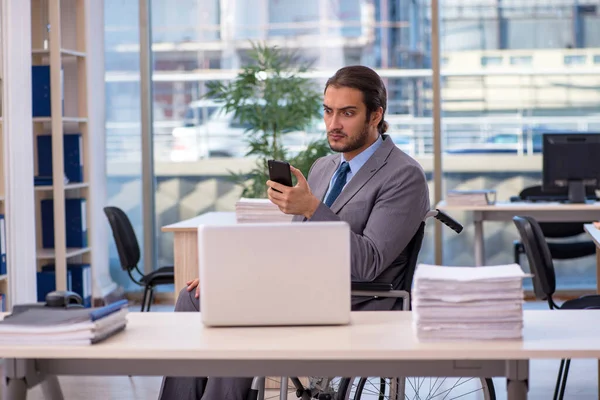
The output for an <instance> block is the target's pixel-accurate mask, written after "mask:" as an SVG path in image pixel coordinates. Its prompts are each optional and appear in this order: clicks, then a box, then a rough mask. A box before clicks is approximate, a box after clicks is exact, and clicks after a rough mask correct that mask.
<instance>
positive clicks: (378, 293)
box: [350, 284, 410, 311]
mask: <svg viewBox="0 0 600 400" xmlns="http://www.w3.org/2000/svg"><path fill="white" fill-rule="evenodd" d="M352 286H354V284H352ZM350 294H351V295H352V296H364V297H396V298H401V299H402V310H403V311H408V309H409V307H410V293H408V292H407V291H406V290H355V289H354V287H353V288H352V291H351V292H350Z"/></svg>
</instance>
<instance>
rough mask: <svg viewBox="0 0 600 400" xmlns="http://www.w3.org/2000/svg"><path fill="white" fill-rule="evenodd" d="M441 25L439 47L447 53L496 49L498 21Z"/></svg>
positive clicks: (450, 22)
mask: <svg viewBox="0 0 600 400" xmlns="http://www.w3.org/2000/svg"><path fill="white" fill-rule="evenodd" d="M448 18H449V17H446V19H445V20H444V23H443V25H442V26H443V29H442V36H441V38H440V39H441V42H442V43H441V45H442V47H443V48H445V49H447V51H461V50H463V51H467V50H493V49H497V48H498V43H499V39H498V21H497V20H492V19H479V20H475V21H472V20H468V21H462V20H457V21H453V20H450V19H448Z"/></svg>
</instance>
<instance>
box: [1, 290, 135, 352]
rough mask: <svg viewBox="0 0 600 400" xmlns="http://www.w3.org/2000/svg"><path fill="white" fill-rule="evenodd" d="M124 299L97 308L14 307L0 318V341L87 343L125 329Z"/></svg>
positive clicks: (39, 343) (125, 309)
mask: <svg viewBox="0 0 600 400" xmlns="http://www.w3.org/2000/svg"><path fill="white" fill-rule="evenodd" d="M126 325H127V300H122V301H118V302H115V303H112V304H109V305H107V306H104V307H99V308H69V309H65V308H53V307H44V306H32V307H24V306H20V307H19V306H17V307H15V309H14V310H13V313H12V314H11V315H9V316H7V317H5V318H4V320H3V321H0V343H2V344H3V345H4V344H9V345H52V346H55V345H67V346H74V345H89V344H94V343H98V342H101V341H102V340H104V339H107V338H109V337H111V336H113V335H114V334H116V333H118V332H120V331H122V330H123V329H125V326H126Z"/></svg>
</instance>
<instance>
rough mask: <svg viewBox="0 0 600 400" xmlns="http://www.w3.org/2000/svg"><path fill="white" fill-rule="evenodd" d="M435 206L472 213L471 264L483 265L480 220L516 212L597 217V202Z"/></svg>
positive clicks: (544, 217) (563, 218) (546, 217)
mask: <svg viewBox="0 0 600 400" xmlns="http://www.w3.org/2000/svg"><path fill="white" fill-rule="evenodd" d="M437 208H439V209H440V210H442V211H447V212H448V213H449V214H450V216H452V212H453V211H454V212H456V211H462V212H470V213H472V214H473V224H474V225H475V244H474V245H475V247H474V249H475V265H476V266H481V265H485V252H484V250H485V248H484V234H483V221H511V220H512V218H513V217H514V216H516V215H526V216H531V217H534V218H535V219H536V220H538V221H540V222H574V221H576V222H580V221H581V222H590V221H599V220H600V202H597V203H594V204H561V203H542V202H539V203H526V202H515V203H497V204H495V205H490V206H468V205H464V206H463V205H460V206H449V205H447V204H446V202H445V201H441V202H440V203H439V204H438V205H437ZM515 231H516V228H515Z"/></svg>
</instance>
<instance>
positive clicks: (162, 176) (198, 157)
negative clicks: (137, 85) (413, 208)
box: [152, 0, 433, 265]
mask: <svg viewBox="0 0 600 400" xmlns="http://www.w3.org/2000/svg"><path fill="white" fill-rule="evenodd" d="M427 7H428V6H427V5H425V3H423V4H421V2H420V1H404V0H385V1H373V0H367V1H365V0H348V1H346V0H345V1H323V0H308V1H304V2H298V1H296V0H261V1H256V2H248V1H243V0H231V1H226V2H224V1H218V0H211V1H206V0H203V1H200V0H194V1H191V0H190V1H186V6H185V7H172V6H171V5H170V4H168V2H167V1H166V0H153V1H152V36H153V46H152V49H153V52H152V57H153V64H154V65H153V75H154V76H153V79H154V87H153V89H154V99H153V102H154V147H155V168H154V169H155V174H156V182H157V188H156V216H157V226H158V227H160V226H164V225H166V224H169V223H173V222H176V221H179V220H183V219H186V218H190V217H193V216H196V215H198V214H200V213H203V212H207V211H211V210H234V207H235V202H236V201H237V200H238V199H239V197H240V196H241V193H242V188H241V187H239V186H238V185H236V184H234V183H233V182H232V180H231V179H230V172H231V171H234V172H236V173H247V172H249V171H250V170H251V169H252V167H253V166H254V164H253V160H252V158H251V157H245V156H244V155H245V153H246V152H247V151H248V147H247V144H246V143H245V141H244V131H245V130H246V128H247V126H243V125H242V124H240V123H239V121H236V120H235V118H233V116H232V115H231V113H226V112H223V111H222V110H221V108H220V107H221V106H220V105H219V104H217V103H215V102H214V101H213V100H210V99H207V98H205V97H204V94H205V93H206V92H207V90H208V89H207V84H208V83H209V82H215V81H221V82H227V81H228V80H230V79H231V78H232V77H234V76H235V74H236V73H237V71H238V69H239V68H240V67H241V66H243V65H245V64H247V63H248V62H251V61H252V60H251V59H250V58H249V56H248V50H249V49H250V46H251V44H250V41H253V42H256V43H261V44H265V45H268V46H278V47H279V48H282V49H284V50H286V51H288V50H289V51H295V52H296V53H297V57H298V59H299V60H303V61H308V62H311V63H312V70H311V71H310V74H313V76H314V78H313V79H314V82H315V83H317V84H318V85H320V87H319V90H321V88H322V85H323V84H324V83H325V79H326V78H327V77H329V76H330V75H333V73H334V72H335V71H336V70H337V69H338V68H340V67H342V66H344V65H351V64H364V65H368V66H370V67H373V68H375V69H377V70H381V71H383V72H385V79H386V84H387V87H388V92H389V95H388V99H389V103H388V113H387V116H386V119H387V120H388V122H389V123H390V125H391V128H390V131H389V132H390V134H391V135H392V137H393V139H394V141H395V142H396V144H397V145H398V146H399V147H400V148H402V149H404V150H405V151H407V152H409V153H410V154H411V155H413V156H415V157H417V158H418V157H425V158H426V159H427V158H430V154H431V133H430V131H429V130H428V128H427V127H425V126H423V125H418V124H417V125H414V124H412V123H409V122H407V121H410V120H412V119H413V118H414V117H419V118H420V121H426V122H427V123H430V118H431V117H430V116H431V104H430V101H431V79H430V78H429V77H428V76H427V73H426V72H425V73H424V70H426V69H427V68H429V62H430V54H429V48H430V40H429V30H430V27H429V24H428V20H427V15H428V11H427V10H428V8H427ZM324 133H325V132H324V130H323V124H322V122H321V121H315V124H314V126H313V127H312V128H310V129H308V131H307V132H303V135H305V136H304V139H303V137H302V136H301V135H300V136H298V135H295V136H294V138H293V140H292V139H290V141H289V143H288V145H289V149H290V150H293V151H297V150H299V149H303V148H305V146H306V143H307V139H306V138H308V137H314V135H317V136H318V135H319V134H320V135H324ZM303 146H304V147H303ZM427 164H428V165H429V166H430V165H431V162H428V163H427ZM429 178H431V171H430V170H429ZM428 242H430V240H428ZM158 246H159V248H158V257H159V260H158V265H165V264H169V263H172V261H173V243H172V235H170V234H159V243H158ZM425 246H427V248H429V249H432V246H433V244H432V243H427V244H426V245H425ZM423 254H425V255H426V256H431V257H432V252H430V251H424V252H423ZM432 260H433V259H432V258H431V259H430V260H429V261H430V262H431V261H432Z"/></svg>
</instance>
